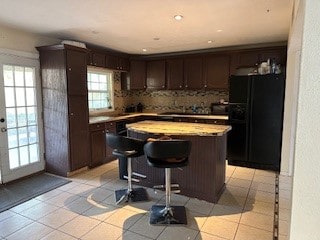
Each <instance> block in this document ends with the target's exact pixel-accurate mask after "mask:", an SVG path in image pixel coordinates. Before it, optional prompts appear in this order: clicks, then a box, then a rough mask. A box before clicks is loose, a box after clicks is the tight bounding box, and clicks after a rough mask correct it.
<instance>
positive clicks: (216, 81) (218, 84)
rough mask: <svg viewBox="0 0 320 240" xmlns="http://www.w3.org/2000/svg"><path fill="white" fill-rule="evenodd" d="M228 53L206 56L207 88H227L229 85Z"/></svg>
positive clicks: (205, 73) (205, 75) (205, 76)
mask: <svg viewBox="0 0 320 240" xmlns="http://www.w3.org/2000/svg"><path fill="white" fill-rule="evenodd" d="M229 66H230V57H229V56H228V55H218V54H211V55H207V56H205V58H204V65H203V67H204V78H205V88H206V89H227V88H228V87H229V84H228V83H229Z"/></svg>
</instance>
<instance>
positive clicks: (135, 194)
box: [106, 133, 148, 204]
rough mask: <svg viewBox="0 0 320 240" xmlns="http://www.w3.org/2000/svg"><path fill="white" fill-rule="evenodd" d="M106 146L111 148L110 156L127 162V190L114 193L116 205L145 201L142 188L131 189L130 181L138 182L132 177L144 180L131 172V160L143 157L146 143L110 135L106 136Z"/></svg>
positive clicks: (145, 194)
mask: <svg viewBox="0 0 320 240" xmlns="http://www.w3.org/2000/svg"><path fill="white" fill-rule="evenodd" d="M106 141H107V144H108V145H109V146H110V147H111V148H113V152H112V154H113V155H114V156H116V157H118V158H122V159H126V160H127V172H128V176H126V177H125V178H127V179H128V188H127V189H120V190H116V191H115V197H116V204H120V203H121V202H123V201H125V202H129V201H131V202H138V201H147V200H148V194H147V191H146V190H145V189H144V188H132V181H135V182H139V180H138V179H136V178H132V176H136V177H142V178H145V177H146V176H144V175H142V174H139V173H135V172H132V166H131V161H132V160H131V159H132V158H133V157H140V156H142V155H144V151H143V146H144V144H145V143H146V142H145V141H143V140H140V139H136V138H130V137H126V136H120V135H115V134H112V133H107V134H106Z"/></svg>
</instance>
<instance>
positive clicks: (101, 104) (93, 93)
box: [88, 68, 114, 111]
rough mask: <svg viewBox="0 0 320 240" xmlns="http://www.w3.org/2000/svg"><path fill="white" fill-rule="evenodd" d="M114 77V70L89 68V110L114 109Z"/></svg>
mask: <svg viewBox="0 0 320 240" xmlns="http://www.w3.org/2000/svg"><path fill="white" fill-rule="evenodd" d="M112 77H113V72H112V71H108V70H105V69H98V68H88V104H89V111H96V110H104V111H113V110H114V104H113V84H112V83H113V81H112Z"/></svg>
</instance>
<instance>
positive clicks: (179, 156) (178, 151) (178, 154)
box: [144, 139, 191, 168]
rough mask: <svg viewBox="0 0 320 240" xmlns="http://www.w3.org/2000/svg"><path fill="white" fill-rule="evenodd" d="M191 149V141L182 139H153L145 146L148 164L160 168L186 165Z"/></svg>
mask: <svg viewBox="0 0 320 240" xmlns="http://www.w3.org/2000/svg"><path fill="white" fill-rule="evenodd" d="M190 151H191V142H190V141H189V140H180V139H171V140H163V141H161V140H159V141H152V142H148V143H146V144H145V146H144V153H145V156H146V158H147V161H148V164H149V165H150V166H153V167H158V168H175V167H183V166H186V165H187V164H188V160H189V155H190Z"/></svg>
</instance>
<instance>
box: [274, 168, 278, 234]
mask: <svg viewBox="0 0 320 240" xmlns="http://www.w3.org/2000/svg"><path fill="white" fill-rule="evenodd" d="M273 239H274V240H278V239H279V173H276V179H275V203H274V220H273Z"/></svg>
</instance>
